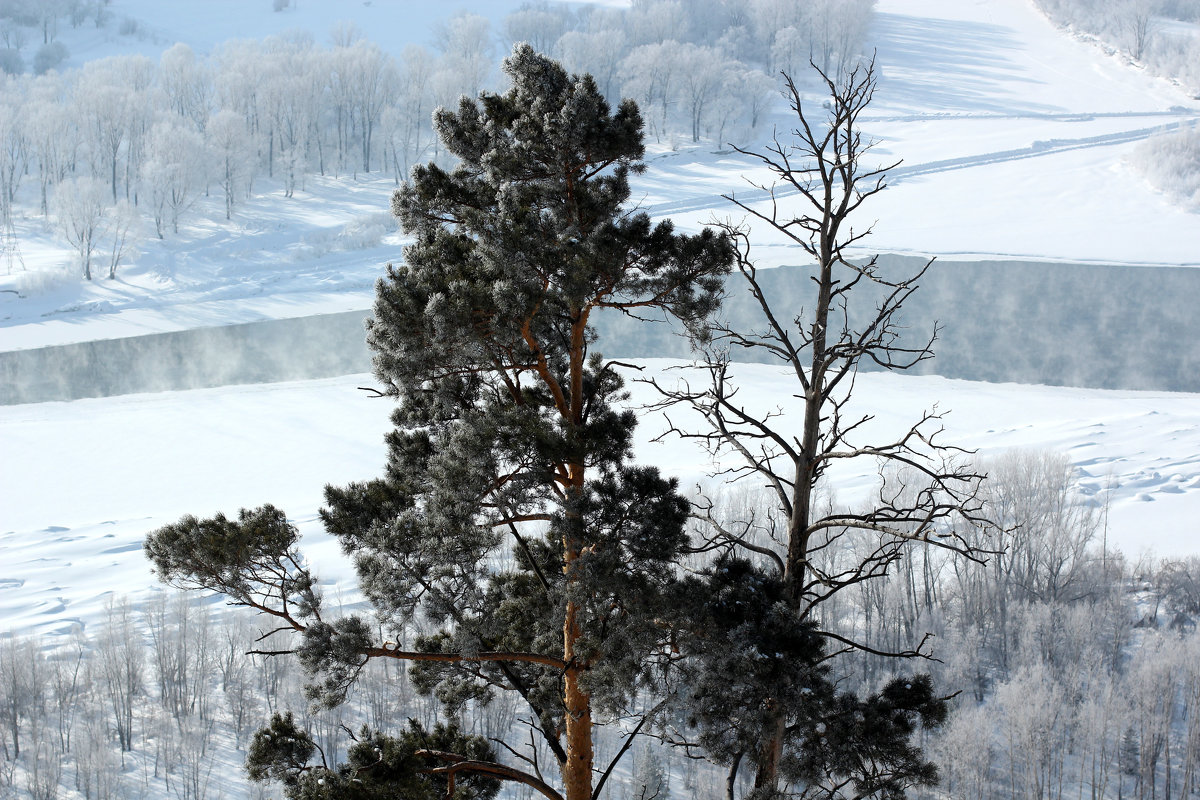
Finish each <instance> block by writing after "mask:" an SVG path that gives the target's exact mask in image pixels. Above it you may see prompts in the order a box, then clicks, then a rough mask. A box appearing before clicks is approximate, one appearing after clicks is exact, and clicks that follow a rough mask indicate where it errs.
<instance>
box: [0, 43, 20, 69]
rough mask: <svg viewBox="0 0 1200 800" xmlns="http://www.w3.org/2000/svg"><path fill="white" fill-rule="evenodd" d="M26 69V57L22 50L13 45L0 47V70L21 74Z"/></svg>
mask: <svg viewBox="0 0 1200 800" xmlns="http://www.w3.org/2000/svg"><path fill="white" fill-rule="evenodd" d="M24 71H25V59H23V58H21V51H20V50H15V49H13V48H11V47H6V48H3V49H0V72H3V73H4V74H5V75H20V74H21V73H22V72H24Z"/></svg>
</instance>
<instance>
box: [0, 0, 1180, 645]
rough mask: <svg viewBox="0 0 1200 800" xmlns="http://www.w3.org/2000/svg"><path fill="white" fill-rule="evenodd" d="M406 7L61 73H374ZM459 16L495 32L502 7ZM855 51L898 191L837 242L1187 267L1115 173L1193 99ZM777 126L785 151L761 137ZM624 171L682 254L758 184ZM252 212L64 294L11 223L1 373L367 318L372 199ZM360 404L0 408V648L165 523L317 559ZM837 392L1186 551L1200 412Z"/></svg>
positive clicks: (141, 570) (332, 561)
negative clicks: (1045, 458) (238, 44)
mask: <svg viewBox="0 0 1200 800" xmlns="http://www.w3.org/2000/svg"><path fill="white" fill-rule="evenodd" d="M417 5H419V4H412V3H401V2H399V1H398V0H393V1H392V2H387V0H375V2H374V3H361V4H360V3H354V4H340V3H339V4H331V3H317V2H313V0H299V3H298V6H297V7H296V8H293V9H291V10H288V11H286V12H281V13H278V14H276V13H271V12H270V11H269V4H268V3H267V2H265V0H260V2H257V3H255V4H244V3H240V2H237V3H235V2H233V0H223V2H221V3H216V2H206V3H203V4H198V3H197V4H189V3H161V2H149V0H114V2H113V3H112V5H111V8H112V11H113V13H114V14H115V15H116V16H117V17H118V18H124V17H128V18H130V19H136V20H138V21H139V26H140V28H141V30H142V31H143V32H144V35H143V36H142V37H141V38H137V37H122V38H120V39H119V40H117V39H113V38H105V37H104V36H101V35H99V34H95V33H94V32H93V33H87V32H85V31H83V30H82V29H81V31H80V32H78V33H71V32H67V31H64V33H63V36H64V37H65V38H68V40H69V41H70V42H71V51H72V54H73V57H74V58H75V59H76V60H78V59H81V58H87V57H99V56H103V55H108V54H111V53H112V52H116V51H117V50H121V51H122V52H126V51H128V50H129V49H130V48H133V49H134V50H137V51H139V52H144V53H147V54H149V55H157V54H158V53H159V52H161V51H162V50H163V49H165V48H166V47H168V46H169V45H170V44H172V43H173V42H175V41H177V40H181V41H185V42H188V43H190V44H192V46H193V47H195V48H196V49H197V51H199V52H206V51H208V50H210V49H211V48H212V47H213V46H214V45H216V44H217V43H219V42H220V41H222V40H223V39H225V38H227V37H230V36H235V35H236V36H263V35H267V34H269V33H273V32H278V31H280V30H283V29H285V28H290V27H299V28H304V29H307V30H311V31H313V33H314V36H315V37H316V38H318V39H321V40H323V39H324V37H325V36H326V32H327V30H328V28H329V26H330V25H332V24H333V23H334V22H335V21H337V20H341V19H346V18H352V19H353V20H355V21H356V22H357V24H358V25H359V26H360V27H361V28H362V29H364V30H366V31H368V33H369V35H370V36H371V37H372V38H374V39H376V40H378V41H379V42H380V44H381V45H382V46H384V47H385V49H388V50H390V51H393V52H396V51H398V50H399V48H401V47H402V46H403V45H404V44H405V43H407V42H427V41H428V40H429V37H430V36H431V35H432V33H431V31H432V30H433V26H434V24H435V21H436V20H435V18H434V16H433V12H432V11H429V10H426V11H423V12H421V13H420V14H418V15H416V16H414V15H413V14H414V12H413V9H414V8H416V7H417ZM458 5H460V4H454V3H451V4H445V5H441V6H437V7H436V9H437V15H438V16H440V15H442V14H444V13H449V12H452V11H454V10H455V9H456V8H457V7H458ZM461 5H467V4H461ZM469 5H470V7H471V8H473V9H474V10H476V11H481V12H482V13H486V14H488V15H489V16H492V17H493V18H494V19H499V17H500V16H502V14H503V13H504V12H505V11H507V10H509V9H510V8H512V7H515V6H516V5H518V3H517V2H516V0H513V1H512V2H507V0H506V1H505V2H476V3H472V4H469ZM258 6H261V8H258ZM335 8H336V11H333V9H335ZM422 8H425V9H430V8H434V7H432V6H422ZM221 9H225V10H224V11H222V10H221ZM233 9H236V13H235V12H234V11H233ZM71 36H75V37H76V38H75V39H69V37H71ZM89 36H90V37H91V38H90V39H88V38H86V37H89ZM874 39H875V41H876V43H877V45H878V56H877V65H878V69H879V71H880V76H881V79H880V84H879V89H878V92H877V94H876V97H875V101H874V103H873V104H872V105H871V107H870V109H869V114H868V116H867V117H866V118H865V123H866V128H867V130H868V131H869V132H870V133H871V134H872V135H873V136H874V137H876V138H877V139H878V146H877V150H876V152H877V153H878V156H879V158H880V160H881V161H890V160H896V159H903V160H904V164H903V166H901V167H899V168H898V169H896V170H895V171H894V172H893V176H892V180H891V184H892V185H891V188H890V189H889V190H888V191H887V192H885V193H884V194H882V195H881V196H880V197H878V198H877V199H876V200H874V201H873V202H872V204H871V205H869V206H867V207H865V208H864V210H863V214H864V218H863V220H862V224H868V223H870V222H871V221H873V220H876V219H877V220H878V221H877V223H876V226H875V235H874V237H873V238H872V239H870V240H869V242H868V244H869V246H870V247H871V248H872V249H875V250H879V251H892V252H901V253H929V254H948V255H954V256H963V257H983V256H987V257H995V256H1003V257H1020V258H1024V259H1030V260H1054V261H1066V262H1082V263H1086V262H1100V263H1117V264H1129V265H1140V264H1155V265H1172V266H1180V267H1192V266H1200V224H1198V223H1200V217H1197V215H1196V214H1195V213H1193V212H1188V211H1186V210H1184V209H1181V208H1178V207H1175V206H1174V205H1172V204H1171V202H1170V201H1169V200H1168V199H1167V198H1166V197H1164V196H1162V195H1161V194H1159V193H1158V192H1156V191H1154V190H1153V189H1152V188H1151V187H1149V186H1148V185H1146V184H1145V182H1144V181H1143V180H1142V179H1141V178H1140V177H1139V176H1138V175H1137V174H1136V173H1135V172H1134V171H1133V170H1132V168H1131V167H1130V166H1128V165H1127V164H1126V157H1127V155H1128V153H1129V152H1130V150H1131V148H1133V147H1134V146H1135V144H1136V142H1137V141H1140V140H1141V139H1144V138H1146V137H1147V136H1150V135H1152V134H1153V133H1154V132H1155V131H1157V130H1159V129H1160V128H1161V127H1162V126H1168V125H1174V124H1179V123H1181V122H1185V121H1194V120H1195V119H1196V118H1197V117H1198V116H1200V102H1198V101H1197V100H1196V99H1195V98H1193V97H1190V96H1189V95H1188V94H1187V93H1186V92H1184V91H1182V90H1181V89H1179V88H1178V87H1175V86H1173V85H1171V84H1170V83H1169V82H1167V81H1164V80H1161V79H1156V78H1153V77H1150V76H1148V75H1146V74H1145V73H1143V72H1142V71H1140V70H1139V69H1137V68H1135V67H1133V66H1131V65H1129V64H1127V63H1125V62H1124V61H1122V60H1121V59H1120V58H1119V57H1117V56H1108V55H1105V54H1104V53H1103V52H1102V51H1101V50H1099V49H1098V48H1096V47H1095V46H1094V45H1091V44H1088V43H1085V42H1080V41H1076V40H1074V39H1071V38H1069V37H1068V36H1066V35H1065V34H1063V33H1062V32H1060V31H1057V30H1055V29H1053V27H1052V26H1051V25H1050V24H1049V23H1048V22H1047V21H1046V20H1045V19H1044V18H1042V17H1041V16H1040V15H1039V14H1038V13H1037V12H1036V10H1035V9H1034V8H1033V6H1032V4H1031V3H1030V2H1029V0H980V1H975V0H881V2H880V3H879V13H878V21H877V24H876V27H875V31H874ZM131 43H136V44H131ZM814 99H815V98H814ZM775 121H776V122H777V124H778V125H779V126H780V130H786V128H787V126H788V124H789V120H788V117H787V115H786V114H783V113H779V114H777V115H776V116H775ZM649 164H650V169H649V171H648V172H647V173H646V174H645V175H644V176H641V177H639V178H638V181H637V184H636V187H635V197H637V198H638V200H639V202H640V204H641V205H642V206H643V207H645V208H647V209H648V210H650V211H651V212H652V213H653V214H655V215H656V216H671V217H673V218H675V219H676V220H677V221H678V222H679V223H680V224H681V225H682V226H684V227H696V226H699V225H701V224H704V223H705V222H707V221H709V220H710V219H711V218H712V217H713V216H718V217H726V216H728V215H729V214H730V213H731V211H730V207H729V205H728V204H727V203H726V202H725V201H723V200H721V198H720V195H721V194H722V193H727V192H730V191H736V192H739V193H741V192H743V191H747V192H748V191H749V190H748V189H744V188H743V187H745V183H744V181H743V177H742V176H743V175H745V176H746V177H748V178H749V179H751V180H754V179H758V178H761V177H762V176H761V174H759V173H756V172H755V171H754V168H753V166H752V165H751V164H750V163H749V162H747V161H746V160H745V159H742V158H741V157H739V156H737V155H736V154H729V153H713V152H711V148H710V147H698V148H696V147H682V148H680V149H678V150H672V149H670V148H669V147H667V146H666V145H662V146H657V147H652V148H651V152H650V156H649ZM260 184H261V186H262V187H263V189H262V191H261V192H260V193H259V194H258V195H257V196H256V197H255V198H253V199H251V200H250V201H248V202H246V203H245V204H243V205H242V206H240V207H239V209H238V211H237V214H236V218H235V221H234V223H233V224H226V223H225V222H224V220H223V218H222V214H221V212H220V210H219V209H218V208H217V205H216V202H217V201H216V199H215V198H214V199H213V200H212V205H211V206H207V207H205V209H204V211H203V213H202V214H201V215H200V217H199V218H198V220H197V221H196V222H194V223H193V224H191V225H189V226H188V227H187V228H186V230H184V231H183V232H182V234H181V236H179V237H178V238H170V239H168V240H166V241H165V242H160V241H158V240H152V241H147V242H145V243H144V244H143V246H142V251H143V252H142V254H141V256H140V257H139V258H138V260H137V261H136V262H135V263H134V264H132V265H130V266H129V267H127V268H124V269H123V270H122V272H121V274H120V276H119V278H118V279H117V280H114V281H106V280H97V281H94V282H91V283H86V284H85V283H81V282H79V281H78V280H76V279H75V278H73V277H67V276H66V270H67V269H68V268H67V266H66V265H67V264H68V262H69V260H70V254H69V252H68V250H67V249H66V247H65V246H64V245H63V244H62V243H61V242H59V241H57V240H56V239H55V238H54V236H53V234H52V233H51V232H50V231H49V230H48V229H47V228H46V227H45V226H44V225H43V223H42V222H41V220H40V218H38V217H30V216H22V215H20V214H18V215H17V219H16V227H17V233H18V235H19V236H20V241H21V246H22V257H23V260H24V262H25V264H26V266H27V269H26V270H24V271H20V270H18V271H14V272H13V273H12V274H11V275H0V289H6V290H11V291H4V292H0V350H11V349H22V348H31V347H38V346H44V345H49V344H59V343H65V342H72V341H83V340H89V339H99V338H111V337H119V336H129V335H136V334H138V333H145V332H154V331H163V330H177V329H185V328H191V327H199V326H209V325H221V324H229V323H233V322H241V321H249V320H254V319H264V318H283V317H294V316H304V315H308V314H315V313H325V312H331V311H342V310H349V309H361V308H366V307H368V306H369V304H370V301H371V295H372V292H371V287H372V284H373V282H374V280H375V278H376V277H377V276H378V275H379V274H380V271H381V267H382V264H383V263H384V262H385V261H386V260H388V259H395V258H399V256H400V247H401V244H402V241H401V237H400V235H399V234H398V233H397V232H396V231H395V229H394V227H392V225H391V222H390V220H389V218H388V217H387V215H386V209H387V199H388V195H389V193H390V191H391V188H392V183H391V181H390V180H388V179H386V178H382V177H372V178H369V179H363V180H360V181H358V182H352V181H346V180H343V181H335V180H331V179H316V178H313V179H309V180H308V181H307V183H306V185H305V187H304V189H303V190H298V191H297V192H296V195H295V197H294V198H290V199H288V198H284V197H283V192H282V189H280V188H279V187H277V186H272V185H271V184H270V183H269V182H267V181H260ZM746 196H751V195H746ZM758 249H759V251H760V252H761V253H763V254H764V258H765V259H766V261H767V263H770V264H789V263H799V262H801V261H802V259H801V258H800V256H799V255H798V254H797V252H796V251H795V249H794V248H791V247H786V246H784V245H783V244H782V243H781V242H778V241H774V242H773V241H771V240H770V239H764V240H763V241H762V243H761V244H760V245H759V247H758ZM1138 313H1144V314H1152V313H1154V312H1153V309H1143V310H1140V311H1137V312H1134V311H1131V316H1132V317H1136V316H1137V314H1138ZM744 369H745V373H746V374H747V375H748V376H749V377H748V380H749V381H750V383H751V384H752V385H753V386H754V387H755V391H756V393H759V394H761V396H763V397H764V398H772V399H773V398H775V397H776V396H780V397H781V398H783V399H786V394H787V389H785V388H780V384H779V383H778V381H777V378H776V377H775V376H773V375H772V374H771V373H770V372H768V371H767V370H766V369H765V368H762V367H746V368H744ZM368 382H369V378H367V377H363V376H358V377H351V378H346V379H331V380H325V381H314V382H305V383H295V384H278V385H270V386H258V387H246V386H241V387H235V388H223V389H212V390H202V391H194V392H179V393H163V394H158V395H135V396H128V397H115V398H107V399H97V400H81V401H77V402H72V403H46V404H41V405H33V406H16V407H8V408H0V553H2V554H3V567H2V568H0V620H4V622H5V626H7V627H14V628H29V629H35V630H48V629H49V630H58V629H62V628H63V627H64V625H65V624H66V622H67V621H69V620H71V619H86V618H88V617H89V616H90V615H91V614H93V613H95V611H96V610H97V609H98V608H99V603H100V601H101V599H102V598H103V597H104V596H105V594H106V593H108V592H114V591H115V592H120V593H133V594H137V593H139V592H142V591H144V590H145V588H146V587H147V586H148V585H150V583H151V582H152V578H151V576H150V575H149V572H148V569H147V567H146V564H145V563H144V560H143V559H142V556H141V554H140V552H139V547H140V541H141V538H142V536H143V535H144V534H145V532H146V531H148V530H150V529H152V528H154V527H155V526H157V525H160V524H163V523H165V522H169V521H172V520H174V519H176V518H178V517H179V516H180V515H181V514H184V513H195V514H198V515H203V514H209V513H213V512H215V511H218V510H222V511H225V512H227V513H228V512H234V511H236V510H237V508H238V507H239V506H242V505H255V504H260V503H264V502H271V503H274V504H276V505H279V506H281V507H283V508H285V509H287V510H288V512H289V513H290V514H291V515H292V516H293V517H294V518H295V519H296V520H297V521H298V523H299V524H300V525H301V527H302V529H303V530H304V531H305V532H306V533H310V534H313V533H316V531H317V529H318V526H317V525H316V523H315V521H314V516H315V511H316V508H317V507H318V505H319V503H320V499H321V487H322V485H323V484H324V483H327V482H333V483H340V482H344V481H348V480H353V479H358V478H365V477H369V476H372V475H375V474H377V473H378V471H379V469H380V467H381V466H382V459H383V448H382V442H381V436H382V433H383V431H384V429H385V426H386V416H387V413H388V406H387V403H386V401H382V400H372V399H370V398H369V397H367V396H366V395H365V394H364V393H363V392H359V391H357V389H356V388H355V387H356V386H360V385H365V384H367V383H368ZM859 392H860V395H859V396H860V397H861V398H862V401H863V402H864V403H865V404H867V405H868V406H870V407H871V408H872V409H874V410H875V411H877V412H878V413H879V414H881V415H883V416H884V424H898V423H899V422H900V421H905V420H909V419H911V418H912V417H913V415H914V414H915V413H917V412H918V411H919V410H920V409H923V408H926V407H929V406H931V405H933V404H934V403H938V404H940V406H941V407H942V408H948V409H952V410H953V414H952V415H951V417H950V419H949V422H948V428H949V431H950V434H951V436H952V437H953V439H954V440H955V441H956V442H960V443H962V444H964V445H967V446H971V447H979V448H981V450H982V452H983V453H994V452H998V451H1000V450H1003V449H1005V448H1008V447H1048V448H1055V449H1059V450H1063V451H1065V452H1067V453H1069V454H1070V456H1071V458H1072V460H1073V461H1074V462H1075V463H1076V464H1077V465H1078V466H1079V468H1080V469H1081V479H1082V488H1083V489H1084V490H1086V491H1089V492H1093V493H1103V492H1104V491H1105V490H1106V488H1109V487H1111V488H1112V513H1111V516H1110V520H1109V528H1110V530H1109V535H1110V540H1111V541H1112V542H1114V543H1115V544H1117V545H1118V546H1120V547H1121V548H1123V549H1124V550H1125V551H1126V552H1127V553H1128V554H1130V555H1136V554H1138V553H1140V552H1142V551H1143V550H1146V549H1151V550H1153V551H1155V552H1157V553H1159V554H1161V555H1168V554H1179V553H1184V552H1191V551H1194V550H1196V549H1197V545H1200V542H1197V540H1196V533H1197V531H1196V523H1195V522H1194V521H1195V520H1197V519H1200V492H1198V491H1196V489H1198V488H1200V425H1198V424H1197V423H1198V421H1200V420H1198V417H1200V397H1197V396H1194V395H1184V394H1151V393H1137V392H1102V391H1090V390H1077V389H1058V388H1053V389H1052V388H1045V387H1029V386H1017V385H987V384H972V383H967V382H961V381H948V380H944V379H940V378H931V377H901V376H884V375H869V376H864V378H863V380H862V381H861V383H860V387H859ZM646 427H647V431H649V430H650V429H652V428H653V424H652V423H648V424H647V426H646ZM639 456H640V457H641V458H643V459H644V460H645V461H647V462H651V463H657V464H660V465H661V466H663V468H664V469H665V470H666V471H668V472H672V473H674V474H677V475H679V476H680V477H681V478H683V479H684V480H685V481H691V480H694V479H698V478H699V477H700V476H701V474H702V473H703V471H704V470H703V468H702V467H701V466H699V464H700V463H701V460H700V459H698V458H697V457H696V455H695V454H694V453H691V452H689V451H687V449H686V448H683V447H682V446H680V445H673V446H667V445H663V446H658V445H651V444H649V443H646V444H643V445H641V446H640V448H639ZM868 479H869V475H868V474H867V473H866V472H863V473H858V474H852V475H844V476H842V481H841V483H840V485H839V486H838V487H836V488H837V490H838V491H839V493H840V494H842V495H849V496H852V495H853V493H854V492H857V491H861V490H862V488H863V487H864V485H865V481H867V480H868ZM308 552H309V555H310V557H314V558H315V560H317V561H318V562H319V563H320V564H321V566H322V568H321V569H320V572H321V573H322V574H325V575H328V576H331V577H342V578H345V577H347V574H346V570H345V567H344V565H341V562H340V561H339V560H338V557H337V555H336V552H335V547H334V546H333V545H332V544H331V543H330V542H328V541H321V540H318V541H317V542H316V545H315V547H313V546H310V547H309V548H308ZM326 564H328V565H329V566H328V567H326Z"/></svg>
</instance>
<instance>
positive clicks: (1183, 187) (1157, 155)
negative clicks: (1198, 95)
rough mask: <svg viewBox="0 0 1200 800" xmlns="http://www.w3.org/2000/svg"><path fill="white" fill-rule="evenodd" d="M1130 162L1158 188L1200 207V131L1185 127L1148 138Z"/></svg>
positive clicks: (1190, 204) (1134, 152)
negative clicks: (1174, 131)
mask: <svg viewBox="0 0 1200 800" xmlns="http://www.w3.org/2000/svg"><path fill="white" fill-rule="evenodd" d="M1130 161H1131V163H1132V164H1133V166H1134V167H1135V168H1136V169H1137V170H1138V171H1139V172H1141V173H1142V174H1143V175H1145V177H1146V180H1148V181H1150V183H1151V184H1153V185H1154V187H1155V188H1157V189H1160V190H1161V191H1163V192H1166V193H1167V194H1168V195H1171V196H1172V197H1176V198H1178V199H1180V200H1182V201H1183V202H1185V203H1187V204H1188V205H1189V206H1193V207H1196V208H1200V130H1197V129H1196V128H1185V129H1184V130H1181V131H1179V132H1176V133H1169V134H1164V135H1162V136H1155V137H1154V138H1152V139H1148V140H1147V141H1145V142H1143V143H1142V144H1140V145H1139V146H1138V147H1137V148H1136V149H1135V150H1134V151H1133V155H1132V156H1131V157H1130Z"/></svg>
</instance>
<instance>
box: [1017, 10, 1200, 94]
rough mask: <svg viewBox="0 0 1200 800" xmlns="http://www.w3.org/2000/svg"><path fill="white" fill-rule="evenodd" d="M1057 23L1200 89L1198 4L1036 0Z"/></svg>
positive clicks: (1158, 72)
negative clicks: (1193, 27) (1190, 27)
mask: <svg viewBox="0 0 1200 800" xmlns="http://www.w3.org/2000/svg"><path fill="white" fill-rule="evenodd" d="M1036 4H1037V6H1038V8H1040V9H1041V10H1042V12H1043V13H1044V14H1045V15H1046V16H1047V17H1049V18H1050V19H1051V21H1053V22H1054V23H1056V24H1058V25H1062V26H1064V27H1070V28H1071V29H1073V30H1075V31H1078V32H1080V33H1084V34H1089V35H1091V36H1095V37H1097V38H1098V39H1100V40H1101V41H1102V42H1104V43H1106V44H1107V45H1108V46H1110V47H1113V48H1115V49H1117V50H1119V51H1121V52H1123V53H1125V54H1126V55H1128V56H1129V57H1130V58H1132V59H1133V60H1134V61H1140V62H1142V63H1143V64H1145V65H1146V66H1147V67H1149V68H1150V70H1151V71H1152V72H1154V73H1156V74H1158V75H1163V76H1165V77H1168V78H1174V79H1176V80H1179V81H1180V82H1182V83H1183V84H1184V85H1186V86H1188V87H1190V88H1191V90H1192V91H1193V92H1196V91H1200V38H1197V37H1196V36H1195V35H1194V32H1193V31H1189V30H1187V29H1185V28H1184V27H1183V26H1178V27H1176V26H1175V24H1174V23H1187V24H1189V25H1198V24H1200V2H1197V0H1036Z"/></svg>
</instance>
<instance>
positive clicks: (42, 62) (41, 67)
mask: <svg viewBox="0 0 1200 800" xmlns="http://www.w3.org/2000/svg"><path fill="white" fill-rule="evenodd" d="M68 55H70V53H68V52H67V46H66V45H65V44H63V43H62V42H50V43H49V44H44V45H42V46H41V47H39V48H38V51H37V54H36V55H35V56H34V57H33V71H34V72H36V73H37V74H38V75H44V74H46V73H47V72H49V71H50V70H52V69H55V68H56V67H58V65H59V64H61V63H62V62H64V61H66V60H67V56H68Z"/></svg>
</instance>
